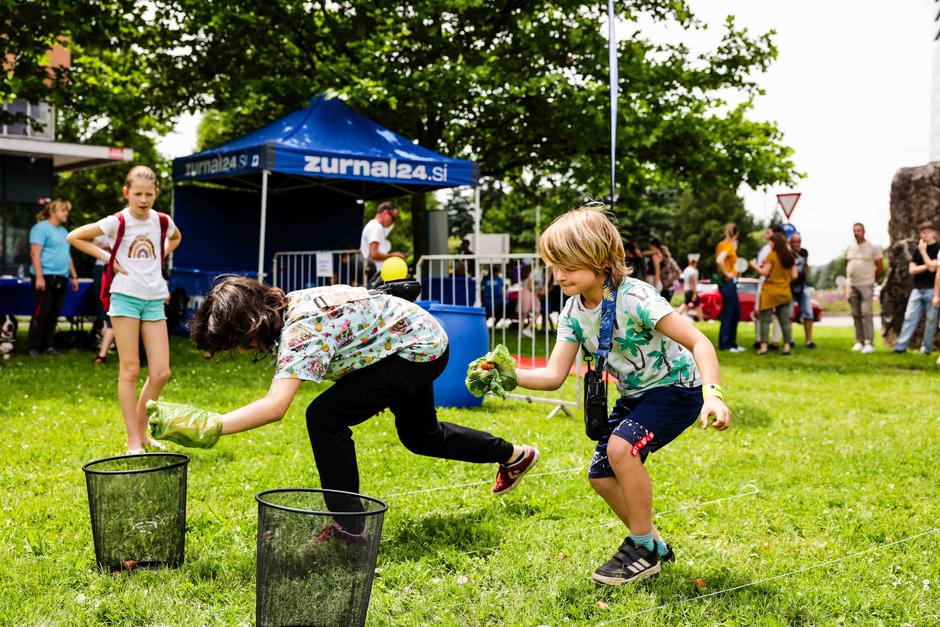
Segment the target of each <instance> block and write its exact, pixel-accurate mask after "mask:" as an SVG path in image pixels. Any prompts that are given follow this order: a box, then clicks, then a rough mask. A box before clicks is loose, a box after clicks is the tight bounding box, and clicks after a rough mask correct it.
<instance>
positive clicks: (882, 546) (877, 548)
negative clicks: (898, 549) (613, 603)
mask: <svg viewBox="0 0 940 627" xmlns="http://www.w3.org/2000/svg"><path fill="white" fill-rule="evenodd" d="M938 531H940V527H937V528H935V529H930V530H928V531H923V532H921V533H918V534H914V535H912V536H908V537H906V538H902V539H900V540H895V541H894V542H888V543H886V544H876V545H875V546H871V547H868V548H867V549H863V550H861V551H857V552H855V553H851V554H849V555H843V556H842V557H837V558H836V559H832V560H828V561H825V562H820V563H819V564H813V565H812V566H804V567H803V568H798V569H796V570H791V571H789V572H786V573H780V574H779V575H773V576H772V577H764V578H763V579H758V580H757V581H752V582H750V583H745V584H741V585H740V586H734V587H733V588H725V589H724V590H717V591H715V592H709V593H708V594H703V595H701V596H697V597H693V598H691V599H682V600H681V601H675V602H673V603H665V604H663V605H659V606H657V607H651V608H650V609H647V610H642V611H640V612H636V613H634V614H628V615H627V616H624V617H622V618H617V619H614V620H610V621H607V622H605V623H598V625H612V624H614V623H619V622H621V621H624V620H627V619H628V618H633V617H634V616H640V615H642V614H648V613H650V612H655V611H657V610H661V609H663V608H667V607H673V606H676V605H683V604H685V603H691V602H692V601H699V600H701V599H707V598H709V597H715V596H718V595H719V594H724V593H726V592H734V591H735V590H741V589H742V588H749V587H751V586H756V585H758V584H762V583H767V582H768V581H774V580H775V579H783V578H784V577H789V576H790V575H796V574H799V573H804V572H806V571H808V570H814V569H816V568H822V567H823V566H830V565H832V564H836V563H838V562H844V561H846V560H850V559H852V558H855V557H858V556H860V555H865V554H866V553H872V552H876V551H880V550H883V549H886V548H888V547H889V546H894V545H896V544H903V543H905V542H910V541H912V540H916V539H918V538H923V537H924V536H929V535H930V534H932V533H937V532H938Z"/></svg>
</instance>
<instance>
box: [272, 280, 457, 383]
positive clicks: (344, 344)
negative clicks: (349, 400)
mask: <svg viewBox="0 0 940 627" xmlns="http://www.w3.org/2000/svg"><path fill="white" fill-rule="evenodd" d="M287 298H288V301H289V304H288V306H287V311H286V314H285V320H284V328H283V330H282V331H281V337H280V341H279V342H278V350H277V366H276V370H275V372H274V378H275V379H287V378H294V379H303V380H305V381H315V382H320V381H322V380H323V379H331V380H336V379H339V378H341V377H342V376H343V375H345V374H347V373H349V372H351V371H353V370H358V369H360V368H364V367H366V366H368V365H370V364H373V363H375V362H377V361H379V360H381V359H384V358H385V357H388V356H389V355H399V356H401V357H402V358H404V359H407V360H409V361H415V362H421V361H434V360H435V359H437V358H438V357H440V356H441V355H443V354H444V351H445V350H446V349H447V335H446V334H445V333H444V329H443V328H442V327H441V325H440V324H439V323H438V322H437V320H435V319H434V318H433V317H431V314H429V313H428V312H426V311H425V310H423V309H421V308H420V307H418V306H417V305H415V304H414V303H411V302H408V301H406V300H403V299H401V298H397V297H395V296H389V295H387V294H370V293H369V291H368V290H366V289H364V288H361V287H349V286H347V285H331V286H326V287H316V288H312V289H308V290H300V291H297V292H291V293H290V294H288V295H287Z"/></svg>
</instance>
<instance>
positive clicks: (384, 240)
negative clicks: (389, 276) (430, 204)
mask: <svg viewBox="0 0 940 627" xmlns="http://www.w3.org/2000/svg"><path fill="white" fill-rule="evenodd" d="M397 217H398V208H397V207H396V206H395V205H393V204H392V203H390V202H387V201H386V202H383V203H382V204H380V205H379V207H378V209H377V210H376V213H375V217H374V218H372V219H371V220H369V221H368V222H367V223H366V225H365V227H364V228H363V229H362V238H361V240H360V241H359V251H360V252H361V253H362V256H363V257H364V258H365V260H366V264H367V269H368V274H369V276H368V278H367V281H368V283H369V286H370V287H372V286H374V285H376V284H377V283H378V282H379V281H380V280H381V272H382V263H384V261H385V260H386V259H388V258H389V257H401V258H402V259H404V258H405V255H403V254H402V253H399V252H392V243H391V242H390V241H388V234H389V233H391V231H392V228H394V226H395V219H396V218H397Z"/></svg>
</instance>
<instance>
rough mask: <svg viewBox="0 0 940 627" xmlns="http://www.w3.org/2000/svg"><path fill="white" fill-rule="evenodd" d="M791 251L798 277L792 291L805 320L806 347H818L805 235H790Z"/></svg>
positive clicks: (792, 283)
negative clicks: (814, 329)
mask: <svg viewBox="0 0 940 627" xmlns="http://www.w3.org/2000/svg"><path fill="white" fill-rule="evenodd" d="M790 251H791V252H792V253H793V257H794V259H795V260H796V261H795V262H796V271H797V275H796V278H795V279H793V281H792V282H791V283H790V292H791V293H792V295H793V302H794V303H796V304H797V305H799V306H800V319H801V320H803V331H804V333H805V334H806V348H816V344H814V343H813V301H812V299H811V298H810V293H811V290H812V289H813V288H811V287H810V286H809V285H808V280H807V276H808V272H809V251H808V250H806V249H805V248H803V236H802V235H800V234H799V233H794V234H793V235H791V236H790Z"/></svg>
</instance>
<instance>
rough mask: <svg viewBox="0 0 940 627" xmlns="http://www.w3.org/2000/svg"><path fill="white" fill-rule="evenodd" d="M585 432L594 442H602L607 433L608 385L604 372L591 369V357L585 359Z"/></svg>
mask: <svg viewBox="0 0 940 627" xmlns="http://www.w3.org/2000/svg"><path fill="white" fill-rule="evenodd" d="M584 361H585V362H587V372H586V373H585V374H584V432H585V433H586V434H587V437H589V438H591V439H592V440H600V439H601V438H602V437H604V435H605V433H606V432H607V383H606V382H605V381H604V373H603V371H598V370H597V369H595V368H591V361H592V359H591V356H590V355H587V356H586V357H585V358H584Z"/></svg>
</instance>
